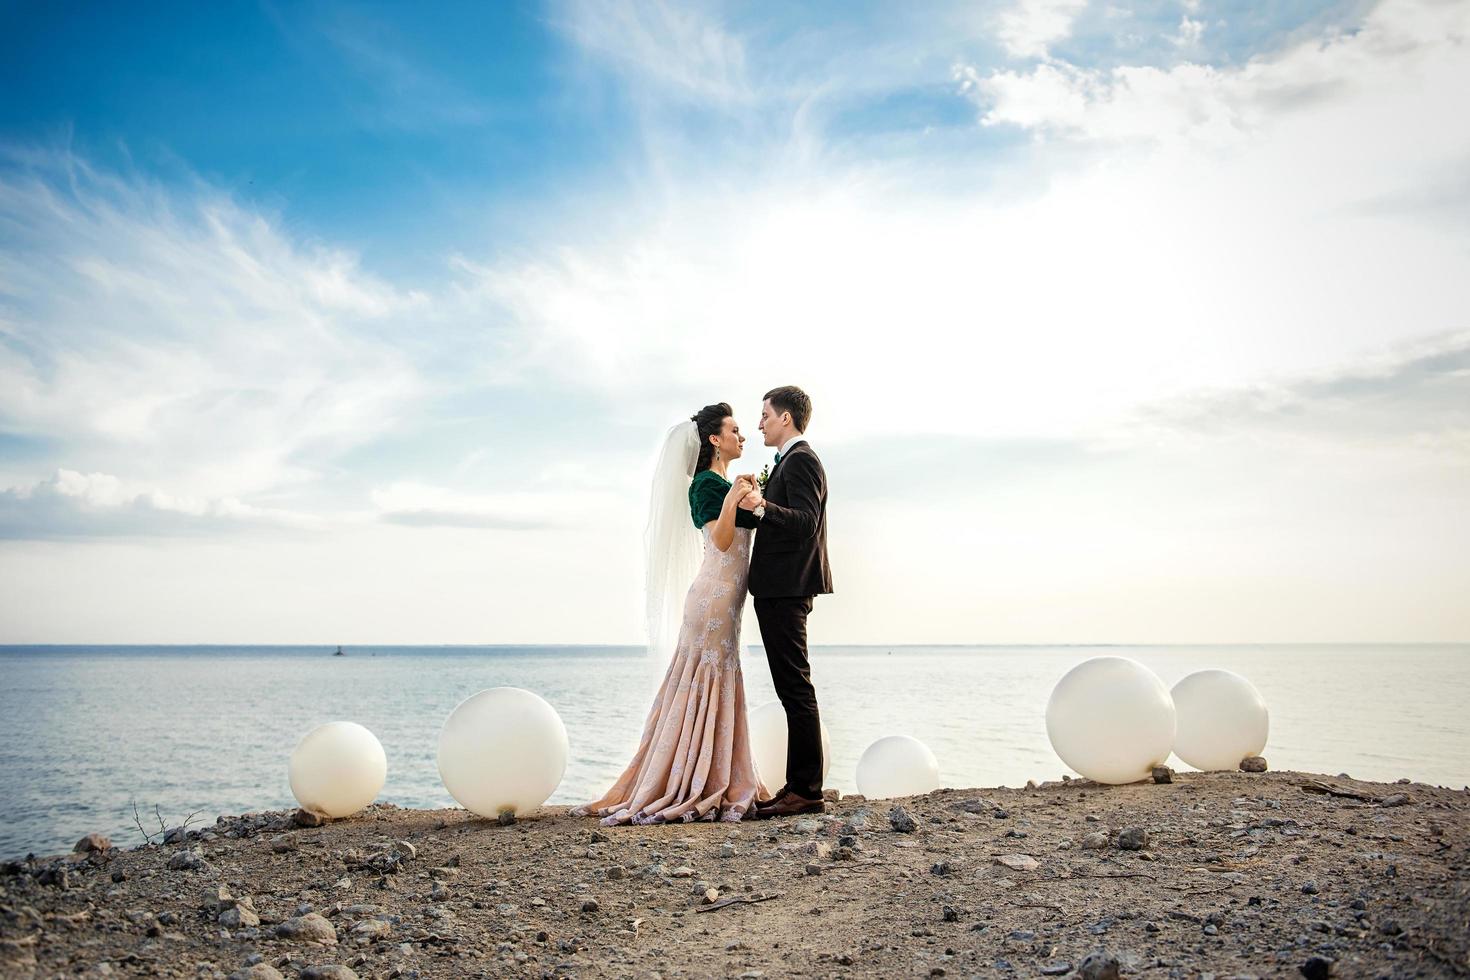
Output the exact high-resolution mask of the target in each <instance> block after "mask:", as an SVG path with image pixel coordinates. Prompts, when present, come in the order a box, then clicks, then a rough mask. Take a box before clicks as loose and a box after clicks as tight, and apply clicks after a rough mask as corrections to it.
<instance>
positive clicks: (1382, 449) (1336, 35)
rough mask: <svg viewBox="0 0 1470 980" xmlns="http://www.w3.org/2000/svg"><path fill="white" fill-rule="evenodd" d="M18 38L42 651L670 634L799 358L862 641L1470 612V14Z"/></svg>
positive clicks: (708, 12)
mask: <svg viewBox="0 0 1470 980" xmlns="http://www.w3.org/2000/svg"><path fill="white" fill-rule="evenodd" d="M0 28H3V29H0V643H322V644H337V643H342V644H365V643H636V642H638V641H639V640H640V638H641V636H642V632H641V630H642V624H641V620H640V615H641V608H642V600H641V596H642V580H641V569H642V562H643V553H642V530H643V522H644V518H645V515H646V509H647V495H648V488H649V481H650V478H651V476H652V471H653V462H654V455H655V453H656V451H657V448H658V446H659V445H660V444H661V442H662V439H663V436H664V433H665V432H666V430H667V429H668V428H669V427H670V426H671V425H673V424H675V423H677V422H679V421H680V420H682V419H685V418H687V417H688V416H689V415H690V414H691V413H693V412H694V411H695V410H697V409H698V408H699V407H700V406H702V405H704V404H707V403H712V402H718V401H728V402H730V403H731V404H732V405H733V406H735V409H736V420H737V422H739V423H740V424H741V426H742V428H743V429H744V430H745V431H747V432H748V433H751V434H752V436H753V438H752V440H751V441H750V442H749V443H748V444H747V447H746V448H747V454H746V457H745V458H744V459H742V460H740V461H739V462H738V463H737V464H736V465H735V466H734V467H733V468H732V469H733V471H735V472H742V471H752V470H759V469H760V467H761V466H762V465H764V464H766V463H769V462H770V459H771V450H769V449H766V448H764V447H763V446H761V445H760V438H759V435H758V433H755V427H756V422H757V418H758V414H759V409H760V402H761V396H762V394H763V393H764V392H765V391H766V390H768V389H769V388H772V387H774V386H776V385H782V384H797V385H800V386H802V387H803V388H805V389H806V390H807V391H808V393H809V394H810V395H811V396H812V399H813V403H814V407H815V408H814V414H813V420H812V423H811V426H810V429H809V432H808V435H809V437H810V440H811V442H812V444H813V446H814V447H815V448H816V449H817V451H818V452H819V453H820V454H821V457H822V459H823V461H824V463H825V465H826V469H827V472H828V478H829V482H830V485H831V497H830V504H829V527H830V550H831V563H832V567H833V575H834V581H835V586H836V592H835V594H834V595H832V596H830V597H823V598H822V599H820V600H819V601H818V602H817V605H816V610H815V611H814V613H813V615H812V617H811V622H810V630H811V640H812V642H813V643H818V644H821V643H873V644H902V643H997V644H1013V643H1187V642H1192V643H1265V642H1354V641H1362V642H1465V641H1467V640H1470V96H1467V95H1466V93H1470V41H1467V39H1470V0H1381V2H1367V0H1353V2H1326V0H1297V2H1293V3H1290V4H1280V3H1266V2H1261V3H1239V2H1229V3H1225V2H1210V0H1158V2H1140V3H1122V2H1103V0H997V2H980V3H976V2H966V3H945V2H941V0H935V2H932V3H924V4H918V5H908V4H887V3H871V4H862V3H849V2H843V3H814V4H802V5H791V4H775V3H769V4H747V3H741V4H730V5H722V4H703V3H682V4H675V3H667V4H664V3H658V2H652V0H650V2H637V3H633V2H627V3H624V2H618V0H598V2H587V3H579V2H553V3H546V4H535V3H505V4H478V3H464V4H452V3H444V4H434V5H427V6H426V5H409V4H382V5H378V4H360V3H354V4H345V3H331V2H303V3H292V4H275V3H263V2H262V3H243V2H242V3H218V4H185V3H177V4H171V3H158V4H149V5H146V8H144V7H139V6H137V5H119V4H94V5H85V4H70V5H57V4H32V3H22V2H0ZM756 632H757V631H756V628H755V623H754V617H753V615H751V616H748V622H747V629H746V640H747V641H748V642H756V640H757V637H756Z"/></svg>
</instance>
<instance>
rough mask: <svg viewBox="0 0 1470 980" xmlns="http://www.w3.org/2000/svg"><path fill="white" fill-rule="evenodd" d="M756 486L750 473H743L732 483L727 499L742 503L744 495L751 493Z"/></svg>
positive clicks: (726, 495)
mask: <svg viewBox="0 0 1470 980" xmlns="http://www.w3.org/2000/svg"><path fill="white" fill-rule="evenodd" d="M754 487H755V480H754V479H753V478H752V477H751V476H749V475H748V474H745V473H742V474H741V475H739V476H737V477H736V478H735V482H734V483H732V484H730V490H729V492H727V493H726V494H725V499H726V500H727V501H730V502H733V503H737V504H738V503H740V500H741V498H742V497H744V496H745V495H746V494H748V493H750V491H751V490H752V489H753V488H754Z"/></svg>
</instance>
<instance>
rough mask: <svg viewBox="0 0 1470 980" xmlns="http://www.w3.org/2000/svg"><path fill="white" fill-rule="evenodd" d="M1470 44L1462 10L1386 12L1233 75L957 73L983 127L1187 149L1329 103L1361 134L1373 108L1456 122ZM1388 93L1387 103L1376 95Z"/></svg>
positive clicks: (1238, 137) (1208, 69)
mask: <svg viewBox="0 0 1470 980" xmlns="http://www.w3.org/2000/svg"><path fill="white" fill-rule="evenodd" d="M1192 23H1194V22H1192V21H1190V19H1189V18H1188V17H1186V18H1185V19H1184V21H1183V22H1182V23H1181V35H1182V36H1185V35H1190V36H1192V33H1193V31H1194V28H1189V25H1190V24H1192ZM1186 28H1189V29H1188V31H1186ZM1467 34H1470V5H1467V4H1464V3H1440V2H1437V0H1390V2H1386V3H1383V4H1381V5H1379V6H1378V7H1376V8H1375V9H1374V10H1373V11H1372V12H1371V13H1370V14H1369V15H1368V16H1367V18H1366V19H1365V21H1364V22H1363V24H1362V25H1361V27H1360V28H1359V29H1358V30H1355V31H1351V32H1347V33H1344V34H1341V35H1338V36H1335V37H1328V38H1326V39H1319V38H1311V39H1307V40H1303V41H1301V42H1300V43H1298V44H1296V45H1294V46H1293V47H1291V48H1289V49H1287V50H1285V51H1282V52H1276V53H1271V54H1266V55H1258V56H1256V57H1253V58H1252V59H1251V60H1250V61H1249V62H1248V63H1246V64H1245V65H1243V66H1240V67H1228V68H1216V67H1213V66H1211V65H1204V64H1192V63H1185V64H1182V65H1178V66H1175V67H1172V68H1159V67H1154V66H1149V65H1124V66H1120V67H1117V68H1113V69H1107V70H1104V69H1095V68H1087V67H1082V66H1076V65H1070V64H1066V63H1056V64H1043V65H1038V66H1036V67H1035V68H1033V69H1030V70H1028V71H1012V70H996V71H985V70H981V69H976V68H973V67H970V68H964V69H962V70H961V79H962V85H963V87H964V88H965V90H966V91H968V92H971V93H972V94H973V95H974V97H975V98H976V100H977V101H978V102H979V103H980V104H981V106H982V107H983V110H984V111H983V114H982V117H981V121H982V122H983V123H984V124H985V125H992V126H993V125H999V124H1013V125H1018V126H1022V127H1025V128H1028V129H1034V130H1037V131H1038V132H1042V133H1048V134H1054V135H1057V136H1062V137H1073V138H1084V139H1095V140H1124V141H1128V140H1140V139H1161V140H1167V139H1171V138H1190V139H1194V140H1199V141H1204V142H1208V143H1212V144H1217V145H1228V144H1233V143H1239V142H1241V141H1243V140H1245V139H1248V138H1250V137H1252V136H1254V135H1256V134H1257V132H1258V131H1259V130H1261V129H1262V128H1263V127H1265V126H1267V125H1268V124H1271V123H1274V122H1276V121H1279V120H1280V119H1281V118H1283V117H1286V116H1289V115H1290V114H1291V113H1293V112H1294V111H1296V112H1300V111H1302V110H1307V109H1311V110H1312V111H1313V112H1314V113H1319V114H1320V113H1321V112H1322V111H1323V110H1324V109H1325V108H1330V106H1331V105H1332V104H1334V103H1335V104H1339V105H1340V104H1343V103H1349V102H1350V103H1352V104H1353V107H1354V110H1355V111H1356V116H1355V118H1356V120H1357V122H1358V124H1359V125H1365V124H1366V125H1372V124H1374V123H1376V122H1378V121H1379V120H1378V119H1377V118H1376V116H1377V113H1376V112H1370V113H1364V112H1363V110H1364V109H1365V108H1372V107H1375V106H1374V104H1375V103H1377V104H1379V105H1392V106H1393V107H1394V108H1395V110H1396V111H1398V112H1402V111H1403V107H1404V106H1405V105H1406V99H1411V98H1412V97H1413V96H1414V95H1418V94H1423V95H1425V96H1428V98H1429V100H1430V101H1429V103H1428V104H1426V105H1422V106H1419V107H1417V108H1418V111H1417V112H1415V113H1412V114H1411V115H1413V116H1416V117H1419V118H1420V119H1422V118H1423V117H1425V116H1430V115H1434V114H1436V113H1438V112H1445V113H1450V112H1453V113H1456V114H1459V115H1463V112H1461V110H1462V108H1463V107H1462V106H1460V105H1459V104H1458V103H1459V96H1458V93H1460V92H1462V91H1464V88H1465V85H1466V83H1467V75H1470V69H1467V68H1466V59H1465V58H1464V56H1463V46H1464V43H1465V39H1466V36H1467ZM1195 39H1196V40H1197V37H1196V38H1195ZM1385 84H1387V85H1390V86H1392V89H1393V91H1390V92H1385V91H1383V89H1382V86H1383V85H1385ZM1440 118H1447V119H1450V118H1454V117H1453V116H1448V115H1447V116H1442V117H1440ZM1455 128H1460V127H1455Z"/></svg>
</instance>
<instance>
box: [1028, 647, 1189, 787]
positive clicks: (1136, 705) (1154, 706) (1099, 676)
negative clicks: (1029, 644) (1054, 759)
mask: <svg viewBox="0 0 1470 980" xmlns="http://www.w3.org/2000/svg"><path fill="white" fill-rule="evenodd" d="M1046 735H1047V738H1049V739H1051V746H1052V748H1053V749H1055V750H1056V753H1057V755H1058V756H1060V757H1061V759H1062V761H1063V762H1064V763H1066V764H1067V765H1068V766H1069V767H1071V768H1072V769H1073V770H1075V771H1076V772H1079V773H1081V774H1082V775H1084V776H1086V777H1087V778H1088V779H1091V780H1094V781H1096V782H1099V783H1132V782H1136V781H1138V780H1140V779H1143V778H1145V777H1147V776H1148V774H1149V772H1150V771H1151V770H1152V769H1153V767H1154V766H1156V765H1158V764H1160V763H1162V762H1164V761H1165V760H1166V759H1168V758H1169V750H1170V749H1171V748H1173V746H1174V701H1173V699H1172V698H1171V697H1170V696H1169V689H1168V688H1167V687H1165V686H1164V682H1163V681H1161V680H1159V678H1158V676H1157V675H1156V674H1154V672H1153V671H1151V670H1149V669H1148V668H1147V667H1145V666H1144V665H1143V664H1141V663H1138V662H1137V661H1135V660H1129V659H1128V658H1127V657H1094V658H1092V659H1091V660H1085V661H1083V662H1082V663H1080V664H1078V665H1077V666H1075V667H1073V668H1072V669H1071V670H1069V671H1067V673H1066V674H1065V675H1064V676H1063V677H1062V679H1061V680H1059V681H1057V686H1056V687H1055V688H1053V689H1052V692H1051V700H1049V701H1048V702H1047V705H1046Z"/></svg>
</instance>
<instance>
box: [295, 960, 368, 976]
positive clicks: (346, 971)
mask: <svg viewBox="0 0 1470 980" xmlns="http://www.w3.org/2000/svg"><path fill="white" fill-rule="evenodd" d="M300 980H357V974H356V973H354V972H353V971H352V970H351V969H350V968H348V967H345V966H339V965H338V964H336V963H327V964H325V965H323V966H308V967H307V968H306V969H304V970H302V971H301V973H300Z"/></svg>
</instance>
